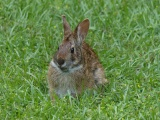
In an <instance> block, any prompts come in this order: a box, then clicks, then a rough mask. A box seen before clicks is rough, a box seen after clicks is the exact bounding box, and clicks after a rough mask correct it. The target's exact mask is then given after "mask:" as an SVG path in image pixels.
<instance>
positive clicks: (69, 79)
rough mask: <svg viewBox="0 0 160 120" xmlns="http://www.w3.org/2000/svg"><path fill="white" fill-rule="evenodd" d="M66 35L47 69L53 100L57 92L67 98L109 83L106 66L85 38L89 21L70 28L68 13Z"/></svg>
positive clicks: (64, 23) (64, 19) (65, 24)
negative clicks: (103, 65)
mask: <svg viewBox="0 0 160 120" xmlns="http://www.w3.org/2000/svg"><path fill="white" fill-rule="evenodd" d="M62 19H63V27H64V38H63V41H62V43H61V44H60V46H59V48H58V50H57V52H56V53H55V55H54V57H53V59H52V60H51V62H50V66H49V70H48V84H49V92H50V97H51V99H52V101H54V93H56V94H57V95H58V96H59V97H64V96H65V95H66V94H68V93H70V94H71V95H73V96H75V95H77V94H80V93H81V92H82V91H83V90H85V89H87V88H94V87H96V86H98V85H102V84H104V83H107V82H108V81H107V79H106V78H105V74H104V69H103V67H102V65H101V63H100V62H99V60H98V57H97V55H96V54H95V52H94V51H93V50H92V48H91V47H89V45H88V44H87V43H86V42H85V41H84V40H85V37H86V35H87V32H88V29H89V20H88V19H85V20H84V21H82V22H81V23H79V24H78V26H77V27H76V29H75V30H74V32H72V31H71V29H70V26H69V24H68V22H67V21H66V18H65V16H62Z"/></svg>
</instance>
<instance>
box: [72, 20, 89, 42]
mask: <svg viewBox="0 0 160 120" xmlns="http://www.w3.org/2000/svg"><path fill="white" fill-rule="evenodd" d="M88 29H89V20H88V19H85V20H83V21H82V22H81V23H79V25H78V26H77V27H76V29H75V31H74V33H75V34H76V36H77V40H78V43H80V44H81V43H82V41H83V40H84V39H85V37H86V35H87V32H88Z"/></svg>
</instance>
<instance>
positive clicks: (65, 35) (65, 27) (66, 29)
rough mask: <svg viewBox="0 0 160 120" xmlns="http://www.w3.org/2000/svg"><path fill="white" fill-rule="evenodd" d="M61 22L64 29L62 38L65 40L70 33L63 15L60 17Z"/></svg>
mask: <svg viewBox="0 0 160 120" xmlns="http://www.w3.org/2000/svg"><path fill="white" fill-rule="evenodd" d="M62 20H63V28H64V38H67V37H68V36H69V35H70V34H71V33H72V31H71V28H70V26H69V24H68V22H67V20H66V17H65V16H64V15H62Z"/></svg>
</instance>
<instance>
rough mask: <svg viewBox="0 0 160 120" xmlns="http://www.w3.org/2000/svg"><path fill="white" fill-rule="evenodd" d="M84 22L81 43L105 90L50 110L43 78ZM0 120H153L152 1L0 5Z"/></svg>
mask: <svg viewBox="0 0 160 120" xmlns="http://www.w3.org/2000/svg"><path fill="white" fill-rule="evenodd" d="M61 15H65V16H66V18H67V20H68V22H69V23H70V25H71V26H72V29H74V28H75V27H76V25H77V24H78V23H79V22H80V21H82V20H83V19H85V18H88V19H89V20H90V29H89V32H88V35H87V38H86V42H87V43H89V44H90V46H92V48H93V49H94V50H95V51H96V53H97V54H98V56H99V59H100V61H101V63H102V64H103V66H104V68H105V74H106V77H107V79H109V81H110V84H109V85H106V87H105V90H103V91H101V90H100V89H98V90H97V91H94V94H92V92H91V94H90V92H89V91H86V92H84V93H83V94H82V95H81V96H79V98H77V99H74V98H72V97H71V96H67V97H65V98H62V99H58V98H57V100H56V103H55V104H54V105H52V104H51V101H50V98H49V94H48V85H47V70H48V65H49V62H50V60H51V59H52V56H53V54H54V52H55V51H56V50H57V48H58V45H59V43H61V41H62V38H63V29H62V28H63V26H62V19H61ZM0 73H1V75H0V119H1V120H5V119H6V120H10V119H13V120H15V119H17V120H18V119H29V120H31V119H34V120H36V119H37V120H39V119H44V120H45V119H46V120H47V119H77V120H85V119H91V120H106V119H111V120H117V119H120V120H121V119H122V120H126V119H128V120H131V119H132V120H134V119H135V120H138V119H141V120H143V119H144V120H145V119H152V120H156V119H157V120H158V119H160V1H159V0H99V1H98V0H93V1H91V0H85V1H81V0H74V1H73V0H70V1H69V0H64V1H61V0H0Z"/></svg>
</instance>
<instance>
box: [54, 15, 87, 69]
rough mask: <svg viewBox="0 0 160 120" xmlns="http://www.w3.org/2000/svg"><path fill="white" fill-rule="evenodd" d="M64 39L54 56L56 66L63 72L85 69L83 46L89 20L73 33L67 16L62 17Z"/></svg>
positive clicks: (80, 24)
mask: <svg viewBox="0 0 160 120" xmlns="http://www.w3.org/2000/svg"><path fill="white" fill-rule="evenodd" d="M62 19H63V27H64V38H63V41H62V43H61V44H60V45H59V47H58V50H57V52H56V53H55V55H54V64H55V65H56V67H57V68H58V69H59V70H60V71H62V72H73V71H75V70H78V69H80V68H82V67H83V65H82V63H83V54H82V52H81V51H82V45H83V41H84V39H85V37H86V35H87V32H88V29H89V20H88V19H85V20H84V21H82V22H81V23H79V24H78V26H77V27H76V29H75V30H74V32H72V31H71V29H70V26H69V24H68V22H67V21H66V18H65V16H62Z"/></svg>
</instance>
